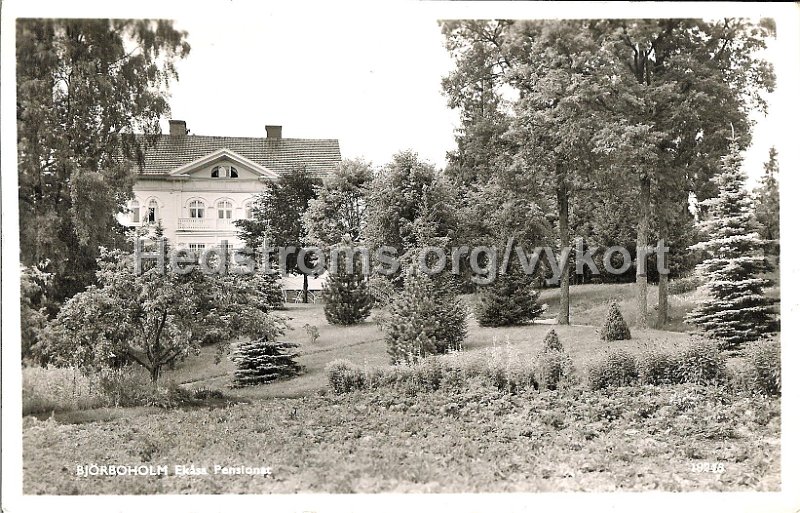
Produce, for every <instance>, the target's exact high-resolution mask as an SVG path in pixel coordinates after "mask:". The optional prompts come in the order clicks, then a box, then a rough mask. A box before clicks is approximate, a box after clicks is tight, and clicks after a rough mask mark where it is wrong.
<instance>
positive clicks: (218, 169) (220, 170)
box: [211, 166, 239, 178]
mask: <svg viewBox="0 0 800 513" xmlns="http://www.w3.org/2000/svg"><path fill="white" fill-rule="evenodd" d="M211 178H239V171H237V169H236V168H235V167H233V166H214V167H213V168H211Z"/></svg>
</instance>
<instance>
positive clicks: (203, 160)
mask: <svg viewBox="0 0 800 513" xmlns="http://www.w3.org/2000/svg"><path fill="white" fill-rule="evenodd" d="M223 160H232V161H233V162H236V163H237V164H238V165H240V166H242V167H244V168H245V169H249V170H250V171H252V172H254V173H255V174H256V175H260V176H265V177H267V178H271V179H275V178H278V174H277V173H275V171H272V170H271V169H267V168H265V167H264V166H262V165H260V164H258V163H257V162H253V161H252V160H250V159H248V158H247V157H243V156H242V155H239V154H238V153H236V152H233V151H231V150H229V149H228V148H222V149H219V150H217V151H215V152H212V153H209V154H208V155H206V156H205V157H200V158H199V159H197V160H195V161H192V162H189V163H188V164H184V165H182V166H180V167H176V168H175V169H173V170H172V171H170V172H169V175H170V176H187V175H188V174H189V173H191V172H192V171H194V170H196V169H198V168H202V167H205V166H208V165H211V164H214V163H217V162H220V161H223Z"/></svg>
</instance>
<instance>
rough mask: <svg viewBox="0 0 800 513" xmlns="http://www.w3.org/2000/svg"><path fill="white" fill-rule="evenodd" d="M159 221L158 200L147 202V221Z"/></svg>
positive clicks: (153, 222)
mask: <svg viewBox="0 0 800 513" xmlns="http://www.w3.org/2000/svg"><path fill="white" fill-rule="evenodd" d="M157 221H158V202H157V201H156V200H154V199H152V200H150V202H149V203H148V204H147V222H148V223H150V224H155V223H156V222H157Z"/></svg>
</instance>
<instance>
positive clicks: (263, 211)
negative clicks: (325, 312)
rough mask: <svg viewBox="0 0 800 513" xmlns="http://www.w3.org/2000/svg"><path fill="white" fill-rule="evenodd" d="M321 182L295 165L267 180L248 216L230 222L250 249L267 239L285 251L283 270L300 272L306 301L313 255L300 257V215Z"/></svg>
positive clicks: (302, 227)
mask: <svg viewBox="0 0 800 513" xmlns="http://www.w3.org/2000/svg"><path fill="white" fill-rule="evenodd" d="M321 184H322V181H321V180H320V179H319V178H317V177H316V176H314V175H312V174H311V173H310V172H309V171H308V170H307V169H306V168H305V167H298V168H297V169H295V170H294V171H292V172H290V173H286V174H284V175H281V176H280V177H279V178H278V179H277V180H275V181H270V182H267V185H266V188H265V190H264V192H262V193H260V194H259V195H258V196H257V197H256V199H255V201H254V202H253V218H252V219H240V220H237V221H235V222H234V224H235V225H236V226H237V227H239V230H240V234H239V236H240V237H241V238H242V240H244V241H245V244H246V245H247V246H248V247H250V248H252V249H253V250H258V249H260V248H261V247H262V246H263V244H264V241H265V240H267V241H268V242H269V243H270V244H274V245H275V246H276V247H278V248H283V249H284V250H285V251H286V252H287V253H286V270H287V271H288V272H293V273H297V274H302V275H303V302H304V303H308V272H307V270H308V269H312V268H313V267H314V265H315V263H314V262H312V261H311V258H312V257H313V255H312V254H310V253H306V254H305V258H304V259H303V260H302V261H301V260H300V255H301V250H302V249H303V245H304V243H305V241H306V239H307V236H308V234H307V232H306V226H305V224H304V223H303V215H304V214H305V212H306V210H307V209H308V206H309V202H310V201H311V200H313V199H314V198H316V197H317V190H318V187H319V186H320V185H321ZM291 248H293V249H292V250H291V251H290V249H291ZM301 263H302V264H303V265H301ZM304 268H305V269H304Z"/></svg>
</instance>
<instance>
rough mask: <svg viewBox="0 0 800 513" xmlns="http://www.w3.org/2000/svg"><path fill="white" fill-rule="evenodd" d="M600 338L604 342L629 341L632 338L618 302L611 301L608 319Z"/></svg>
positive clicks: (604, 323)
mask: <svg viewBox="0 0 800 513" xmlns="http://www.w3.org/2000/svg"><path fill="white" fill-rule="evenodd" d="M600 338H602V339H603V340H629V339H630V338H631V330H630V329H628V325H627V324H626V323H625V318H624V317H622V312H621V311H620V309H619V304H618V303H617V302H616V301H611V303H610V304H609V305H608V313H607V314H606V319H605V321H604V322H603V326H602V327H601V328H600Z"/></svg>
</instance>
